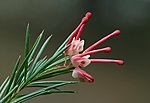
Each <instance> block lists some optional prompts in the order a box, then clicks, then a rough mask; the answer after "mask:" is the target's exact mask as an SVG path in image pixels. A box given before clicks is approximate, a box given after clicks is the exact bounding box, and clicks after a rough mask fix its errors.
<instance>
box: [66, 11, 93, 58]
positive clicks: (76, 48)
mask: <svg viewBox="0 0 150 103" xmlns="http://www.w3.org/2000/svg"><path fill="white" fill-rule="evenodd" d="M91 16H92V14H91V13H90V12H88V13H86V15H85V17H83V19H82V21H81V23H80V24H79V25H78V27H77V28H76V29H75V30H74V31H73V32H72V34H71V37H70V39H69V41H68V42H67V44H66V45H68V44H71V45H70V46H69V48H68V49H67V50H66V51H65V52H64V53H65V54H66V55H69V56H73V55H76V54H79V52H81V51H83V47H84V40H80V36H81V33H82V31H83V29H84V26H85V24H86V23H87V21H88V20H89V18H90V17H91Z"/></svg>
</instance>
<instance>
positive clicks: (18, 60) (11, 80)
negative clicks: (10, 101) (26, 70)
mask: <svg viewBox="0 0 150 103" xmlns="http://www.w3.org/2000/svg"><path fill="white" fill-rule="evenodd" d="M20 58H21V56H19V57H18V59H17V62H16V64H15V66H14V69H13V71H12V75H11V77H10V81H9V84H8V86H7V89H6V94H7V93H8V92H9V91H10V87H11V85H12V82H13V80H14V77H15V75H16V71H17V69H18V66H19V63H20ZM12 87H13V86H12Z"/></svg>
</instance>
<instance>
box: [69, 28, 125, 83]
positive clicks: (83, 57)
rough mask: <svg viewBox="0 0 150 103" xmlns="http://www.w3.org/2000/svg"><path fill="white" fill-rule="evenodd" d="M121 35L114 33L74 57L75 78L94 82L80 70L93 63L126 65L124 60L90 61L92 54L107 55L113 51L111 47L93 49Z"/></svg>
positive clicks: (72, 59)
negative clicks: (100, 53)
mask: <svg viewBox="0 0 150 103" xmlns="http://www.w3.org/2000/svg"><path fill="white" fill-rule="evenodd" d="M119 34H120V31H119V30H116V31H114V32H113V33H111V34H109V35H108V36H106V37H104V38H102V39H101V40H99V41H97V42H96V43H94V44H93V45H91V46H90V47H88V48H87V49H86V50H85V51H84V52H83V53H82V54H76V55H74V56H72V57H71V63H72V65H73V66H74V67H76V68H75V69H74V70H73V73H72V76H73V78H79V79H80V80H83V81H86V82H89V83H91V82H93V81H94V78H93V77H92V76H91V75H89V74H87V73H86V72H85V71H83V70H81V69H80V68H79V67H86V66H87V65H89V64H90V63H92V62H95V63H104V62H113V63H116V64H119V65H121V64H124V61H122V60H113V59H89V57H90V55H91V54H94V53H97V52H106V53H108V52H110V51H111V48H110V47H105V48H102V49H96V50H93V49H94V48H96V47H97V46H98V45H100V44H101V43H103V42H104V41H106V40H107V39H109V38H110V37H112V36H116V35H119ZM81 78H82V79H81Z"/></svg>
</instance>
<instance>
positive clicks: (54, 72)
mask: <svg viewBox="0 0 150 103" xmlns="http://www.w3.org/2000/svg"><path fill="white" fill-rule="evenodd" d="M71 70H72V68H61V69H57V68H51V70H49V72H44V73H41V74H39V75H37V77H36V78H35V79H34V80H41V79H46V78H51V77H54V76H58V75H62V74H67V73H70V72H71Z"/></svg>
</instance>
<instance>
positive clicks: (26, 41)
mask: <svg viewBox="0 0 150 103" xmlns="http://www.w3.org/2000/svg"><path fill="white" fill-rule="evenodd" d="M28 53H29V24H28V25H27V29H26V37H25V53H24V55H25V57H26V56H27V55H28ZM27 68H28V60H27V61H26V63H25V71H24V81H26V74H27Z"/></svg>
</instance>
